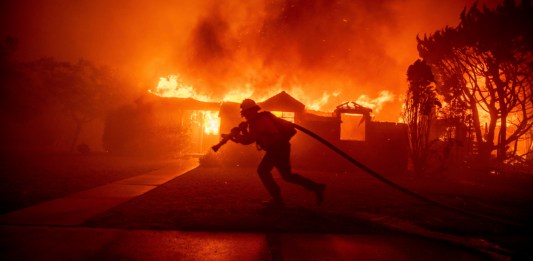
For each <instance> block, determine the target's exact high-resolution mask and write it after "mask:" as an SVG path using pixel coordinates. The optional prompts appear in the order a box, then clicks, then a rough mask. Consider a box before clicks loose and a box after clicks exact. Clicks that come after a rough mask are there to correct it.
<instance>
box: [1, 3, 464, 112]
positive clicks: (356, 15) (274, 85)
mask: <svg viewBox="0 0 533 261" xmlns="http://www.w3.org/2000/svg"><path fill="white" fill-rule="evenodd" d="M472 2H473V0H450V1H425V0H407V1H404V0H376V1H367V0H250V1H241V0H226V1H218V0H202V1H172V0H158V1H142V0H132V1H103V0H94V1H69V0H46V1H32V0H19V1H3V2H2V3H1V4H0V5H1V6H0V7H1V8H2V11H1V12H2V18H1V19H2V28H1V29H2V30H1V33H2V34H3V35H10V36H13V37H15V38H16V39H17V40H18V43H19V46H18V50H17V52H18V53H17V57H18V58H20V59H23V60H30V59H36V58H39V57H45V56H46V57H55V58H57V59H59V60H72V61H75V60H77V59H79V58H84V59H88V60H92V61H94V62H95V63H101V64H106V65H111V66H114V67H117V68H120V69H122V70H124V71H127V72H128V73H129V74H130V75H131V77H132V78H134V79H135V81H136V82H137V83H138V84H139V85H143V86H144V87H145V88H147V89H150V88H154V86H155V85H156V84H157V82H158V80H159V77H164V76H167V75H169V74H180V75H181V77H182V78H183V79H184V80H185V81H186V82H187V83H188V84H190V85H193V86H194V87H195V88H198V89H199V91H200V92H203V93H206V94H210V95H215V96H218V97H223V95H224V93H227V92H228V91H231V90H236V89H240V88H244V87H245V86H248V87H250V86H251V87H253V88H254V90H255V93H256V94H257V96H261V94H262V93H266V92H269V91H270V90H278V89H279V90H281V89H284V90H287V91H289V93H290V92H291V89H294V90H293V91H294V92H295V93H303V94H305V95H306V96H310V98H313V99H320V98H322V97H325V95H326V96H327V95H330V99H329V103H328V104H327V106H325V107H324V108H325V109H331V108H334V106H335V105H338V104H340V103H342V102H344V101H348V100H352V101H354V100H357V99H358V98H359V97H361V96H362V95H366V96H367V97H369V98H370V99H374V98H377V97H378V96H379V94H380V93H381V92H382V91H384V90H388V91H390V92H391V93H393V94H394V95H395V96H396V97H397V98H398V97H399V96H400V95H402V94H403V93H404V92H405V90H406V88H407V84H406V80H405V72H406V69H407V67H408V66H409V65H410V64H411V63H412V62H414V61H415V60H416V58H417V53H416V42H415V38H416V35H417V34H424V33H432V32H434V31H435V30H438V29H441V28H443V27H445V26H446V25H450V26H455V25H457V23H458V22H459V14H460V12H461V11H462V9H463V8H464V7H465V6H471V4H472ZM333 94H338V95H337V96H334V95H333ZM399 110H400V102H398V101H396V103H389V104H388V105H386V106H385V107H384V108H383V115H389V116H387V117H382V118H381V119H388V120H396V119H397V118H398V115H399Z"/></svg>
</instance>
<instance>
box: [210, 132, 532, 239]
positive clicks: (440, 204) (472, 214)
mask: <svg viewBox="0 0 533 261" xmlns="http://www.w3.org/2000/svg"><path fill="white" fill-rule="evenodd" d="M293 125H294V128H296V129H297V130H299V131H301V132H303V133H305V134H307V135H309V136H310V137H312V138H314V139H315V140H317V141H319V142H320V143H322V144H324V145H325V146H326V147H328V148H329V149H330V150H332V151H334V152H335V153H337V154H338V155H340V156H341V157H343V158H344V159H346V160H348V161H349V162H350V163H352V164H353V165H355V166H357V167H358V168H360V169H361V170H363V171H364V172H366V173H368V174H370V175H371V176H372V177H374V178H376V179H377V180H379V181H381V182H383V183H385V184H387V185H389V186H391V187H393V188H395V189H396V190H399V191H400V192H402V193H404V194H407V195H409V196H412V197H414V198H416V199H419V200H421V201H423V202H426V203H429V204H431V205H435V206H437V207H440V208H441V209H445V210H448V211H452V212H457V213H461V214H463V215H466V216H470V217H474V218H480V219H484V220H488V221H492V222H496V223H500V224H506V225H511V226H516V227H522V228H527V229H533V227H532V226H528V225H525V224H520V223H516V222H512V221H508V220H503V219H499V218H495V217H491V216H487V215H483V214H480V213H476V212H472V211H468V210H465V209H462V208H457V207H454V206H452V205H448V204H446V203H443V202H439V201H436V200H433V199H431V198H428V197H426V196H424V195H422V194H419V193H417V192H415V191H412V190H410V189H407V188H405V187H403V186H401V185H398V184H396V183H394V182H392V181H391V180H389V179H387V178H385V177H383V176H382V175H380V174H379V173H377V172H376V171H374V170H372V169H371V168H369V167H367V166H366V165H364V164H362V163H361V162H359V161H357V160H355V159H354V158H353V157H352V156H350V155H348V154H347V153H346V152H344V151H342V150H341V149H339V148H338V147H336V146H335V145H333V144H331V143H330V142H329V141H327V140H326V139H324V138H322V137H321V136H319V135H318V134H316V133H314V132H312V131H311V130H309V129H307V128H304V127H302V126H300V125H298V124H296V123H293ZM237 129H238V127H235V128H233V129H232V131H231V133H230V134H223V135H222V140H221V141H220V142H219V143H218V144H216V145H215V146H213V147H212V149H213V150H214V151H215V152H217V151H218V149H220V147H222V146H223V145H224V144H226V143H227V142H228V141H229V140H231V139H232V138H233V137H234V136H235V135H237V134H238V132H237Z"/></svg>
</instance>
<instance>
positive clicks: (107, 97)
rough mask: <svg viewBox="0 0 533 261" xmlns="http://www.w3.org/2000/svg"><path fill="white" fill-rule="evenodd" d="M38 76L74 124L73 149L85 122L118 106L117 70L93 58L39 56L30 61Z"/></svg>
mask: <svg viewBox="0 0 533 261" xmlns="http://www.w3.org/2000/svg"><path fill="white" fill-rule="evenodd" d="M30 66H31V68H32V70H33V72H34V73H35V78H36V79H37V80H38V81H40V84H41V85H43V86H44V88H45V89H46V90H47V95H48V98H49V99H50V100H51V101H52V102H55V103H57V104H58V105H59V106H60V107H61V109H62V111H63V112H64V113H65V114H66V115H67V116H68V117H69V118H70V119H72V120H73V122H74V124H75V129H74V135H73V139H72V141H71V143H70V150H71V151H73V150H74V148H75V146H76V143H77V141H78V138H79V135H80V133H81V132H82V130H83V126H84V125H85V124H87V123H88V122H91V121H93V120H94V119H96V118H98V117H102V118H103V117H104V116H105V114H106V113H107V111H109V110H110V109H111V108H114V107H116V106H117V104H118V101H119V100H120V95H121V92H120V91H119V89H120V85H121V83H120V81H119V80H118V78H117V77H116V75H115V74H114V72H113V71H112V70H111V69H109V68H106V67H98V66H96V65H94V64H93V63H91V62H88V61H84V60H80V61H78V62H77V63H69V62H59V61H56V60H54V59H51V58H47V59H40V60H37V61H35V62H33V63H32V64H31V65H30Z"/></svg>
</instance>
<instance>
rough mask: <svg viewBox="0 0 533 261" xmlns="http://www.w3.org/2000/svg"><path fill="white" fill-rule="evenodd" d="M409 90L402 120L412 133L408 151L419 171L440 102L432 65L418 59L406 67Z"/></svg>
mask: <svg viewBox="0 0 533 261" xmlns="http://www.w3.org/2000/svg"><path fill="white" fill-rule="evenodd" d="M407 80H408V82H409V89H408V90H407V97H406V99H405V104H404V110H403V113H402V115H403V119H404V121H405V122H406V123H407V128H408V134H409V152H410V155H411V158H412V160H413V164H414V168H415V172H416V173H421V172H422V171H423V168H424V163H425V157H426V155H427V149H428V145H429V131H430V126H431V122H432V119H434V118H435V106H436V105H440V102H439V101H438V99H437V93H436V91H435V86H434V84H433V83H434V77H433V73H432V72H431V68H430V67H429V66H428V65H427V64H426V63H425V62H424V61H421V60H417V61H416V62H415V63H414V64H412V65H410V66H409V68H408V69H407Z"/></svg>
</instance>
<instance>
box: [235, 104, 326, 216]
mask: <svg viewBox="0 0 533 261" xmlns="http://www.w3.org/2000/svg"><path fill="white" fill-rule="evenodd" d="M240 108H241V116H242V117H244V118H245V119H246V121H245V122H242V123H241V124H240V125H239V127H235V128H234V129H233V130H232V135H231V140H232V141H234V142H236V143H240V144H243V145H249V144H252V143H254V142H255V143H256V146H257V147H258V148H259V149H262V150H264V151H265V152H266V153H265V155H264V157H263V159H262V160H261V162H260V163H259V166H258V167H257V173H258V174H259V178H260V179H261V181H262V183H263V185H264V186H265V188H266V190H267V191H268V193H269V194H270V195H271V197H272V198H271V199H270V200H268V201H264V202H262V204H263V205H265V206H267V207H274V208H279V207H283V206H284V201H283V197H282V195H281V190H280V187H279V186H278V184H277V183H276V182H275V181H274V179H273V177H272V173H271V171H272V169H273V168H274V167H276V169H277V170H278V171H279V173H280V174H281V177H282V178H283V180H285V181H287V182H289V183H293V184H297V185H299V186H302V187H303V188H305V189H306V190H309V191H311V192H313V193H314V194H315V197H316V202H317V204H319V205H320V204H321V203H322V201H323V199H324V191H325V189H326V185H324V184H320V183H316V182H314V181H312V180H310V179H308V178H306V177H303V176H301V175H299V174H296V173H293V172H292V170H291V162H290V152H291V144H290V142H289V141H290V139H291V137H292V136H293V135H294V134H295V133H296V130H295V129H294V127H293V125H292V123H290V122H288V121H285V120H283V119H280V118H278V117H276V116H274V115H273V114H272V113H270V112H268V111H262V112H259V110H261V108H260V107H259V106H258V105H257V104H256V103H255V101H254V100H251V99H245V100H243V101H242V103H241V105H240Z"/></svg>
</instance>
